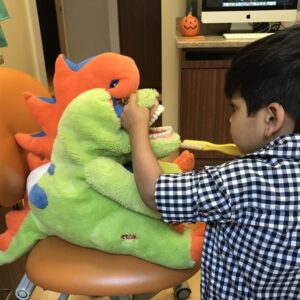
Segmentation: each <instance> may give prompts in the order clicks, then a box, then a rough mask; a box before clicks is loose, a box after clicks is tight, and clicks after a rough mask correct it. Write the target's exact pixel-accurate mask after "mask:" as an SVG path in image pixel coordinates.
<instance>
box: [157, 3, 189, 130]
mask: <svg viewBox="0 0 300 300" xmlns="http://www.w3.org/2000/svg"><path fill="white" fill-rule="evenodd" d="M161 14H162V102H163V105H164V106H165V108H166V110H165V111H164V113H163V116H162V122H163V124H164V125H170V126H172V127H173V129H174V130H175V131H177V132H178V128H179V126H178V125H179V124H178V116H179V89H180V86H179V50H178V48H177V46H176V42H175V36H176V23H175V20H176V18H178V17H182V16H184V15H185V1H183V0H162V1H161Z"/></svg>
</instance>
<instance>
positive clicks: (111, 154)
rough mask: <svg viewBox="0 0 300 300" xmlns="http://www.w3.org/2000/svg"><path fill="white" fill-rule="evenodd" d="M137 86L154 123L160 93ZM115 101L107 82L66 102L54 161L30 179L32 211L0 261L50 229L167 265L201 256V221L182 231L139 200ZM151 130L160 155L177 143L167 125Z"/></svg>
mask: <svg viewBox="0 0 300 300" xmlns="http://www.w3.org/2000/svg"><path fill="white" fill-rule="evenodd" d="M137 93H138V98H139V103H138V104H139V105H140V106H143V107H147V108H148V109H149V110H150V111H151V121H150V123H151V124H150V125H149V126H151V125H152V123H153V122H155V120H156V119H157V118H158V117H159V115H160V114H161V113H162V111H163V107H162V106H161V105H159V103H158V101H157V97H158V93H157V91H155V90H152V89H142V90H138V91H137ZM120 106H122V104H121V103H120V102H118V101H114V99H113V98H112V96H111V94H110V93H109V92H108V91H107V89H104V88H94V89H90V90H87V91H84V92H83V93H81V94H79V95H78V96H77V97H75V98H74V99H73V100H72V101H70V103H69V104H68V105H67V107H66V108H65V110H64V112H63V113H62V116H61V118H60V121H59V123H58V128H57V135H56V138H55V140H54V145H53V149H52V154H51V161H50V162H49V163H46V164H44V165H41V166H40V167H38V168H36V169H35V170H33V171H32V172H31V174H30V176H29V178H28V183H27V191H28V198H29V202H30V211H28V213H27V215H26V217H25V219H24V220H23V223H22V225H21V227H20V228H19V230H18V232H17V233H16V235H15V236H14V237H13V239H12V240H11V242H10V244H9V246H8V247H7V248H6V249H5V250H4V249H3V248H2V249H3V250H4V251H0V265H1V264H5V263H9V262H12V261H14V260H15V259H16V258H18V257H19V256H21V255H22V254H23V253H25V252H27V251H28V250H30V249H31V247H33V245H34V244H35V243H36V242H37V241H38V240H40V239H43V238H44V237H46V236H49V235H55V236H58V237H60V238H62V239H64V240H66V241H69V242H71V243H74V244H77V245H80V246H84V247H90V248H96V249H100V250H103V251H106V252H109V253H119V254H130V255H134V256H137V257H140V258H143V259H145V260H148V261H151V262H154V263H158V264H161V265H164V266H168V267H171V268H178V269H182V268H190V267H192V266H193V265H194V264H195V261H197V260H199V259H200V255H201V249H202V242H203V236H204V227H202V228H200V229H199V228H197V229H196V230H194V229H192V228H188V227H186V228H185V229H184V231H182V232H180V233H179V232H177V231H176V230H174V229H173V228H171V227H170V226H169V225H167V224H165V223H164V222H163V221H162V220H161V219H160V216H159V214H158V213H155V212H154V211H152V210H150V209H149V208H148V207H146V206H145V205H144V203H143V202H142V200H141V199H140V196H139V193H138V191H137V187H136V185H135V181H134V176H133V174H132V172H131V170H130V169H131V168H130V161H131V149H130V142H129V136H128V134H127V132H126V131H125V130H124V129H123V128H122V127H121V125H120V118H119V115H120ZM149 134H150V139H151V145H152V148H153V151H154V153H155V155H156V156H157V158H158V159H159V158H162V157H166V156H168V155H170V154H171V153H173V152H174V151H175V150H177V149H178V147H179V145H180V138H179V136H178V134H176V133H174V132H173V131H172V129H171V128H170V127H160V128H149ZM161 165H162V168H163V170H164V171H169V172H180V171H181V170H180V168H179V167H178V166H177V165H176V164H172V163H166V162H161ZM0 242H1V239H0ZM0 244H1V243H0ZM0 246H1V245H0ZM0 248H1V247H0Z"/></svg>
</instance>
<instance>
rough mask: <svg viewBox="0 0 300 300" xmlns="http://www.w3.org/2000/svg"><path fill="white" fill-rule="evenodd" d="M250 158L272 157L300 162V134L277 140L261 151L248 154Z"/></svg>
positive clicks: (281, 137)
mask: <svg viewBox="0 0 300 300" xmlns="http://www.w3.org/2000/svg"><path fill="white" fill-rule="evenodd" d="M249 156H272V157H278V158H280V157H281V158H285V159H293V160H298V159H299V160H300V134H299V133H295V134H289V135H284V136H280V137H278V138H276V139H275V140H273V141H271V142H270V143H268V144H267V145H266V146H264V147H263V148H261V149H260V150H258V151H256V152H254V153H250V154H246V155H245V156H244V157H249Z"/></svg>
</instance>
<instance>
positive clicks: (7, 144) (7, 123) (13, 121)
mask: <svg viewBox="0 0 300 300" xmlns="http://www.w3.org/2000/svg"><path fill="white" fill-rule="evenodd" d="M24 92H32V93H34V94H36V95H39V96H44V97H50V93H49V91H48V90H47V88H46V87H44V86H43V85H42V84H41V83H40V82H38V81H37V80H35V79H34V78H33V77H31V76H29V75H28V74H25V73H23V72H21V71H18V70H14V69H10V68H5V67H0V105H1V108H0V205H3V206H12V205H14V204H16V203H17V202H18V201H20V200H21V199H22V198H23V196H24V193H25V186H26V178H27V175H28V168H27V163H26V157H25V153H24V152H23V151H22V150H21V148H20V147H19V146H18V145H17V143H16V141H15V137H14V135H15V134H16V133H18V132H22V133H33V132H37V131H39V126H38V124H37V123H36V121H35V120H34V119H33V117H32V116H31V114H30V112H29V110H28V108H27V106H26V103H25V100H24V98H23V93H24Z"/></svg>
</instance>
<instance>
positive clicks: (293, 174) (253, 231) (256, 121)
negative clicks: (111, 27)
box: [121, 27, 300, 300]
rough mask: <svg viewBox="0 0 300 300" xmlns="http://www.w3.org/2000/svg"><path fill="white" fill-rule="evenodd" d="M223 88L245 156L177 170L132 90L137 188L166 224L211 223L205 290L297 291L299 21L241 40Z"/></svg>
mask: <svg viewBox="0 0 300 300" xmlns="http://www.w3.org/2000/svg"><path fill="white" fill-rule="evenodd" d="M225 92H226V96H227V97H228V98H229V99H230V101H231V105H232V107H233V112H232V115H231V117H230V132H231V135H232V139H233V141H234V143H235V144H236V145H237V146H238V148H239V149H240V150H241V152H242V153H244V155H243V156H242V157H240V158H238V159H236V160H234V161H231V162H229V163H225V164H223V165H220V166H215V167H205V168H204V170H202V171H193V172H188V173H184V174H180V175H178V174H177V175H175V174H169V175H162V172H161V169H160V167H159V165H158V163H157V160H156V158H155V157H154V155H153V153H152V150H151V147H150V143H149V137H148V120H149V112H148V111H147V110H146V109H143V108H140V107H139V106H138V105H137V99H136V96H135V95H132V96H131V97H130V99H129V103H128V104H127V105H126V106H125V109H124V112H123V114H122V117H121V122H122V125H123V127H124V128H126V129H127V131H128V132H129V135H130V141H131V147H132V156H133V170H134V175H135V179H136V183H137V186H138V189H139V192H140V195H141V197H142V199H143V201H144V202H145V203H146V204H147V205H148V206H149V207H151V208H152V209H154V210H158V211H159V212H160V213H161V216H162V218H163V220H164V221H165V222H167V223H183V222H184V223H186V222H191V223H194V222H198V221H204V222H206V224H207V227H206V233H205V240H204V246H203V252H202V267H201V299H203V300H204V299H226V300H228V299H243V300H247V299H278V300H279V299H280V300H283V299H289V300H291V299H300V298H299V297H300V28H299V27H293V28H289V29H287V30H283V31H280V32H278V33H275V34H274V35H272V36H269V37H267V38H264V39H262V40H258V41H256V42H254V43H252V44H250V45H248V46H246V47H245V48H243V49H242V50H241V51H240V52H239V53H238V54H237V55H236V57H235V58H234V60H233V62H232V66H231V68H230V69H229V71H228V74H227V78H226V85H225ZM220 130H221V129H220Z"/></svg>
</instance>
